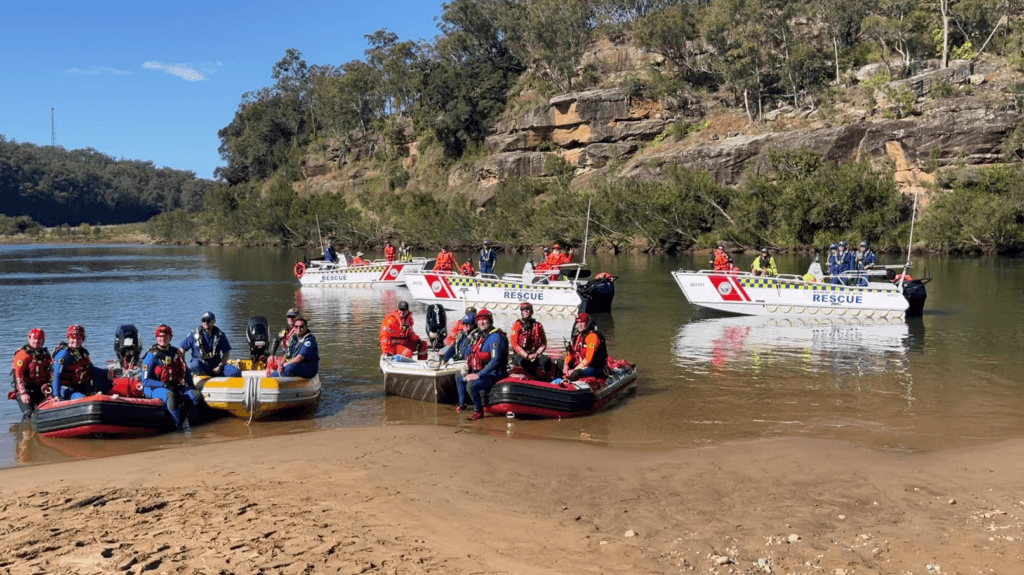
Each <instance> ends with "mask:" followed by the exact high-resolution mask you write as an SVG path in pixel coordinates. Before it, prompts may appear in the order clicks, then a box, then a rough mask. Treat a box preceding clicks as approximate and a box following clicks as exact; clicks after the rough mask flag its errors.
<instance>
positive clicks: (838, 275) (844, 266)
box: [832, 241, 857, 285]
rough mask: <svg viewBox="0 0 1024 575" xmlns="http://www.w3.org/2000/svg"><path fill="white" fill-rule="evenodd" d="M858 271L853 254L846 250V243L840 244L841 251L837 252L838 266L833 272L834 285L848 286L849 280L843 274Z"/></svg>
mask: <svg viewBox="0 0 1024 575" xmlns="http://www.w3.org/2000/svg"><path fill="white" fill-rule="evenodd" d="M856 269H857V266H856V264H855V263H854V260H853V254H852V253H850V252H849V251H847V249H846V242H845V241H843V242H839V249H838V250H837V251H836V266H835V269H834V270H833V271H832V283H834V284H839V285H846V280H847V279H848V278H844V277H843V274H844V273H846V272H851V271H854V270H856Z"/></svg>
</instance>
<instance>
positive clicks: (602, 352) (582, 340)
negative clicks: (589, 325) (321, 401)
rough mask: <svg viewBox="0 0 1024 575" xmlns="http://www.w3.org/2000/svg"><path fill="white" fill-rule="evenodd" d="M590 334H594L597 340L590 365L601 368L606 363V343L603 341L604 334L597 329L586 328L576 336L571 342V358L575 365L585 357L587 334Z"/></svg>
mask: <svg viewBox="0 0 1024 575" xmlns="http://www.w3.org/2000/svg"><path fill="white" fill-rule="evenodd" d="M590 334H594V335H596V336H597V340H598V344H597V348H596V349H595V350H594V357H593V359H592V360H591V361H590V367H595V368H598V369H602V368H604V367H605V366H607V365H608V344H607V343H605V341H604V334H602V333H601V332H599V331H597V330H593V329H586V330H583V331H581V332H580V333H579V334H578V335H577V336H576V340H575V341H573V342H572V358H573V360H574V363H575V365H579V364H580V362H582V361H583V360H585V359H586V358H587V336H588V335H590Z"/></svg>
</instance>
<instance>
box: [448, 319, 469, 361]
mask: <svg viewBox="0 0 1024 575" xmlns="http://www.w3.org/2000/svg"><path fill="white" fill-rule="evenodd" d="M476 331H477V330H476V328H475V327H474V328H473V329H471V330H469V333H466V332H464V331H462V330H461V329H460V330H459V333H458V334H456V336H455V341H454V342H452V344H451V345H449V346H448V349H447V351H445V352H444V355H443V356H441V360H442V361H451V360H453V359H454V360H459V361H461V360H463V359H466V356H468V355H469V348H470V346H472V345H473V342H474V341H475V340H476V337H474V332H476Z"/></svg>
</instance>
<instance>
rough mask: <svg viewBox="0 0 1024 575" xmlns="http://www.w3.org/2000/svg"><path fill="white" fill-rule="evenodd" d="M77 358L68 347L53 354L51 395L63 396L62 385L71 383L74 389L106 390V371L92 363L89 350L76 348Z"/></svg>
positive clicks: (90, 391)
mask: <svg viewBox="0 0 1024 575" xmlns="http://www.w3.org/2000/svg"><path fill="white" fill-rule="evenodd" d="M78 350H79V351H78V352H77V355H78V358H76V357H75V355H76V354H75V353H72V350H71V349H70V348H66V347H65V348H64V349H62V350H60V351H58V352H57V353H55V354H54V355H53V385H52V389H53V396H54V397H60V398H62V399H67V398H66V397H64V391H65V390H64V386H65V385H72V386H74V389H75V391H80V392H82V393H92V392H96V391H106V390H107V383H109V382H108V379H107V371H106V370H105V369H100V368H98V367H96V366H95V365H93V364H92V360H91V359H89V351H88V350H87V349H85V348H84V347H80V348H78Z"/></svg>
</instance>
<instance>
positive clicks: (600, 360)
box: [563, 313, 608, 381]
mask: <svg viewBox="0 0 1024 575" xmlns="http://www.w3.org/2000/svg"><path fill="white" fill-rule="evenodd" d="M573 327H574V328H575V329H574V330H573V331H574V332H575V333H574V335H573V339H572V344H571V345H570V347H569V349H567V350H566V353H565V366H564V369H563V377H564V378H565V379H568V380H569V381H576V380H578V379H580V378H581V377H604V376H605V372H606V370H607V368H608V346H607V344H606V343H605V341H604V335H603V334H602V333H601V332H599V331H598V330H597V326H596V325H594V322H593V321H591V320H590V316H589V315H587V314H586V313H580V314H579V315H577V316H576V323H575V325H574V326H573Z"/></svg>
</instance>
